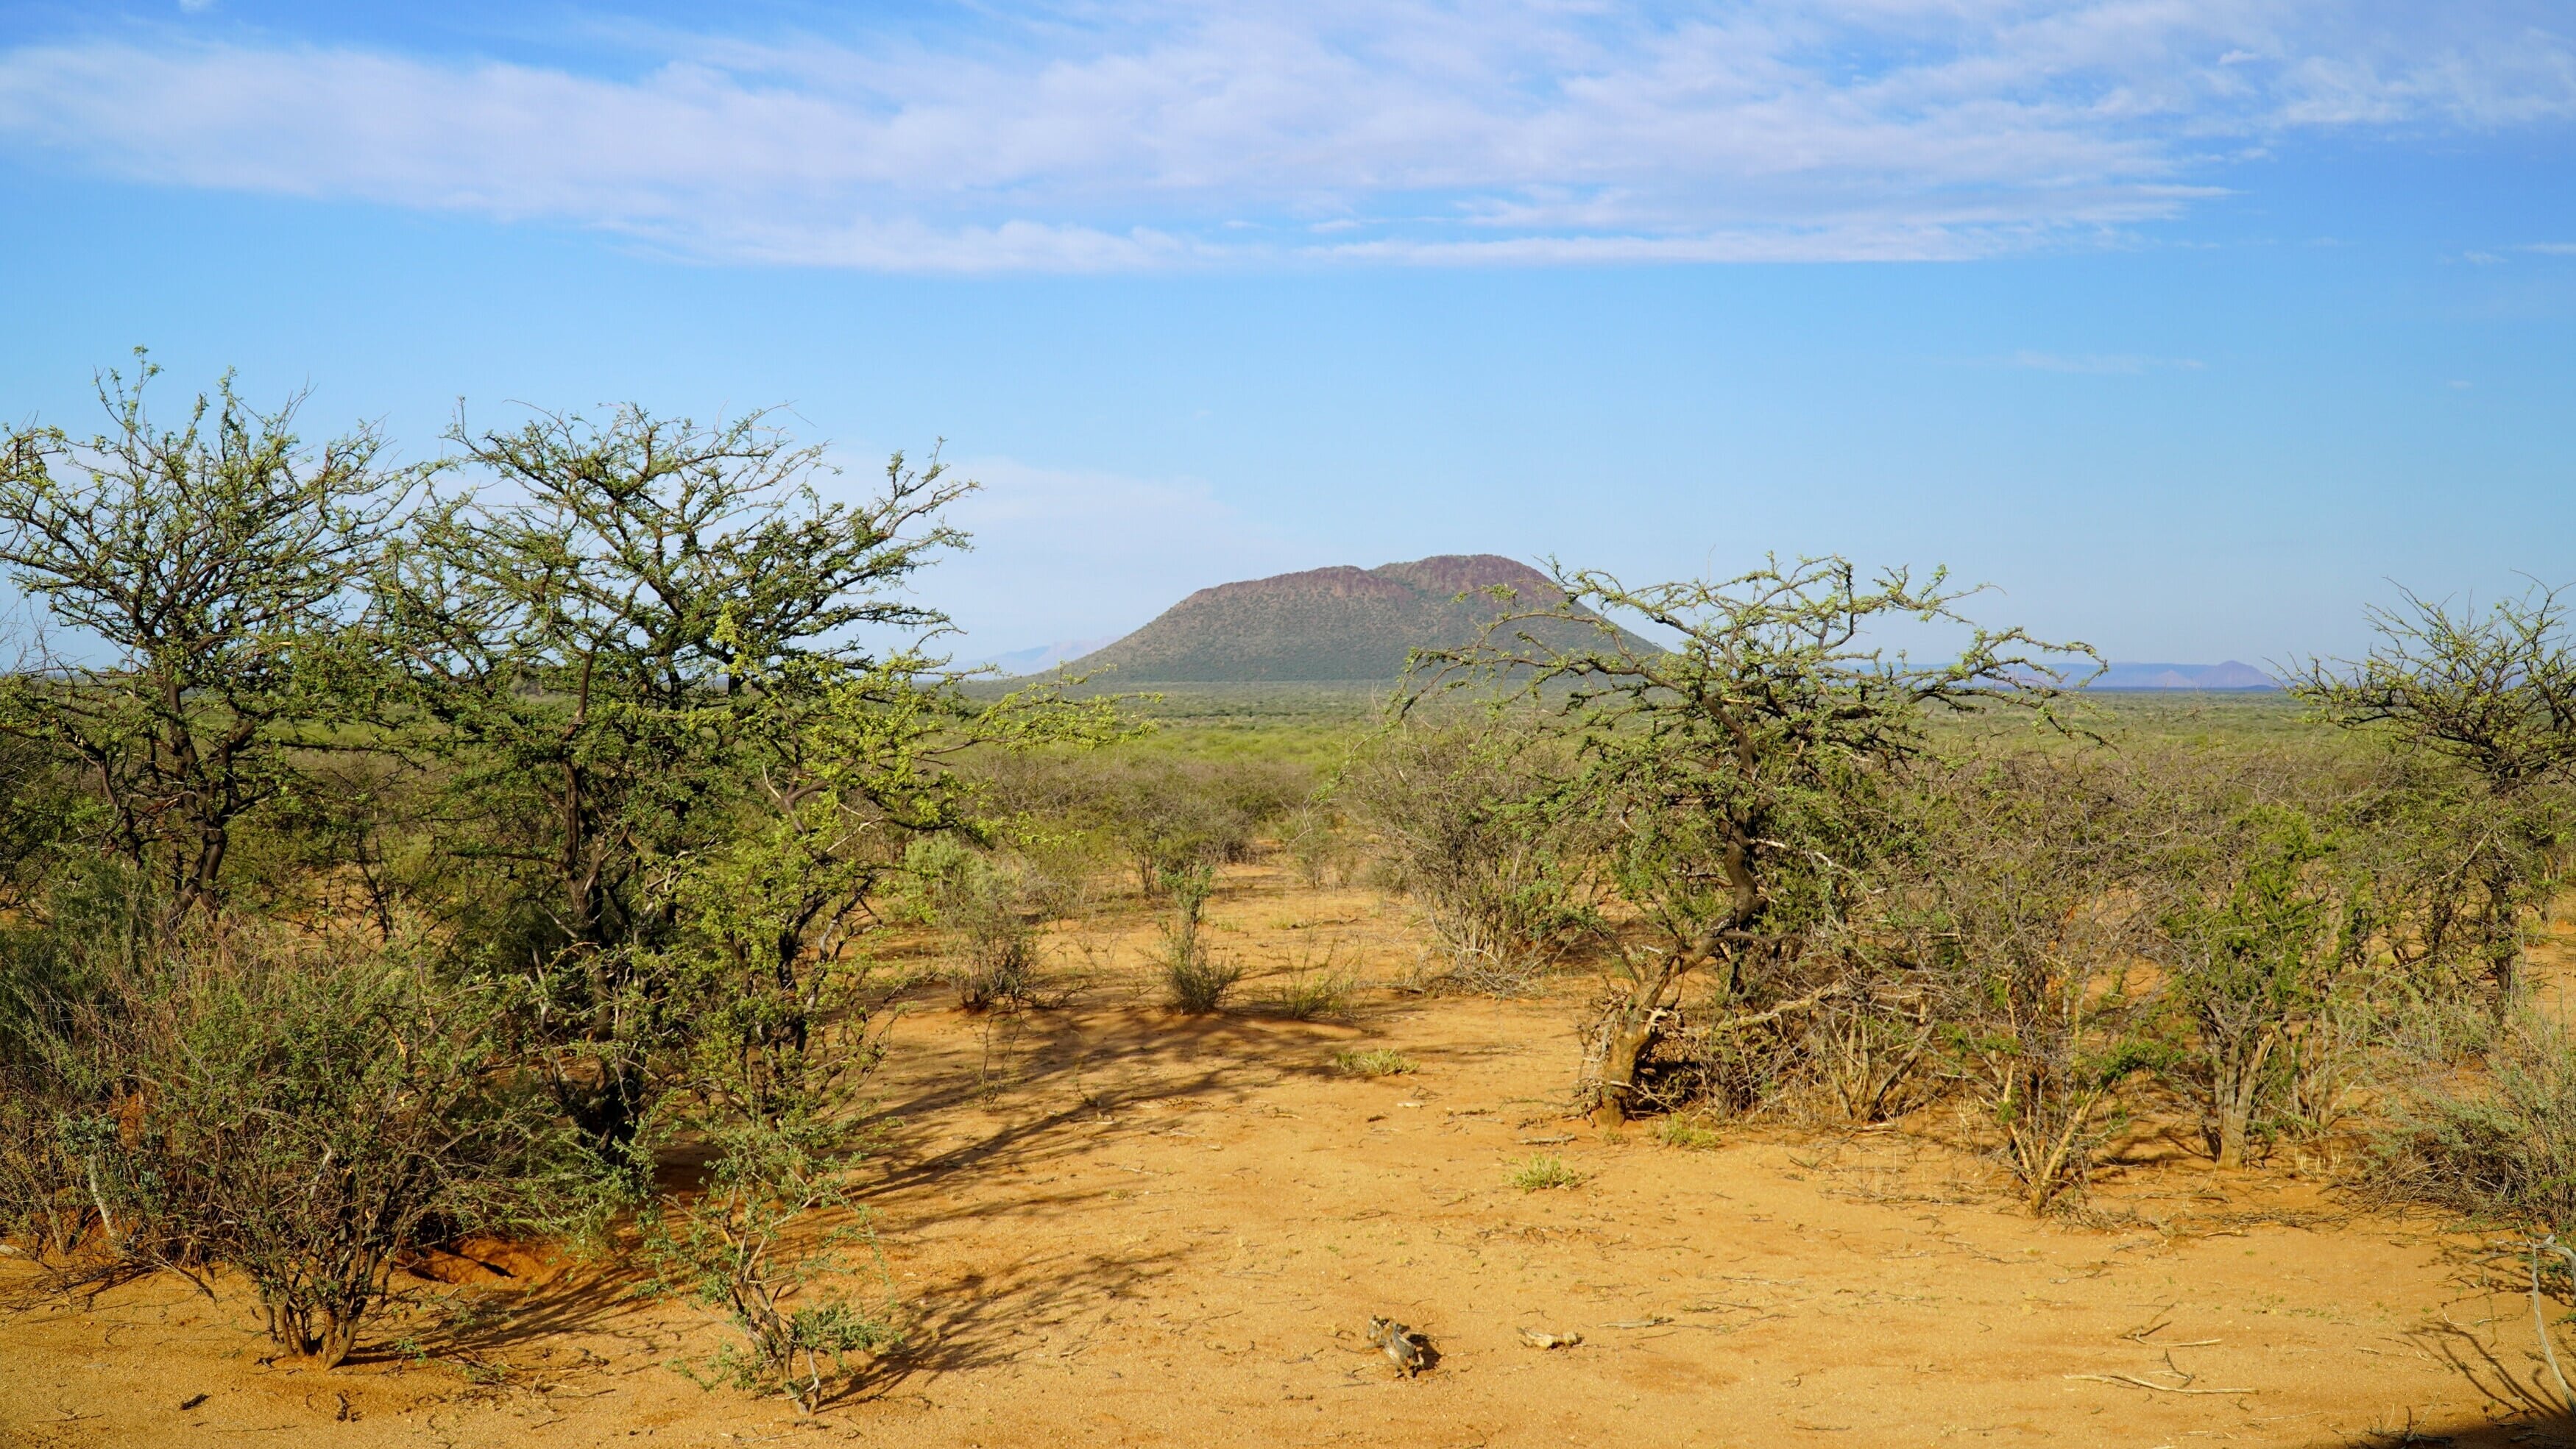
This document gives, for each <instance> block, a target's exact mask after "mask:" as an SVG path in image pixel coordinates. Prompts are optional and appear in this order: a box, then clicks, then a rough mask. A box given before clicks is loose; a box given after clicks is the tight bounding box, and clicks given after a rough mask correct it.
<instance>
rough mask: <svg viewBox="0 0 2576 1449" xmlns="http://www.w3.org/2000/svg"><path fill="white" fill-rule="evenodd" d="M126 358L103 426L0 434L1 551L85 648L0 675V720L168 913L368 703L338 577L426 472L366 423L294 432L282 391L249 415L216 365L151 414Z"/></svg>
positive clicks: (188, 903)
mask: <svg viewBox="0 0 2576 1449" xmlns="http://www.w3.org/2000/svg"><path fill="white" fill-rule="evenodd" d="M135 355H136V359H137V370H136V373H135V375H134V376H133V377H132V378H131V379H130V380H129V379H128V378H127V377H126V376H125V375H124V374H122V373H119V372H116V371H113V370H110V371H108V372H107V373H105V374H104V376H103V377H102V378H101V379H100V382H99V389H98V393H99V402H100V405H101V406H102V407H104V408H105V409H106V411H107V414H108V420H109V427H108V430H107V431H106V432H103V433H99V434H96V435H93V436H91V437H89V438H87V439H80V440H75V439H74V438H73V437H72V436H71V435H70V434H68V433H66V432H64V431H63V430H61V429H59V428H52V427H38V426H30V427H26V428H22V429H18V430H15V431H12V432H10V433H9V434H8V435H7V438H6V440H5V453H4V454H0V564H6V565H7V566H8V567H9V568H10V569H11V570H12V573H13V577H14V578H15V580H16V582H17V585H18V587H19V588H20V589H22V590H24V591H25V592H26V593H27V594H28V595H30V596H31V597H33V598H35V599H37V600H40V601H41V602H42V603H43V604H44V606H45V608H46V610H47V612H48V613H50V614H51V615H52V617H53V619H54V620H55V621H56V622H57V623H59V624H60V625H62V626H63V627H64V628H65V629H67V630H69V631H71V632H72V633H73V634H74V635H76V636H77V637H79V638H80V639H81V640H82V641H83V646H82V647H81V648H80V649H79V651H78V653H76V654H75V655H73V656H72V657H68V658H54V659H48V660H43V661H39V662H38V666H37V667H36V668H33V669H26V668H21V669H20V670H18V671H17V672H15V673H13V674H11V675H10V676H9V678H8V679H7V680H6V682H5V683H0V730H5V731H7V732H8V733H10V734H13V735H17V736H19V737H21V738H23V739H26V740H28V741H31V742H34V743H36V744H38V745H40V746H42V747H44V748H46V749H49V750H53V751H57V752H59V753H61V754H62V755H64V756H66V757H68V758H70V759H71V760H73V761H76V762H77V763H78V765H79V766H80V767H81V768H82V769H84V770H85V771H86V772H87V773H88V776H89V779H90V783H91V784H92V785H94V786H95V788H96V792H97V797H98V799H99V800H100V801H101V802H103V805H104V820H103V823H102V827H101V829H100V830H99V831H98V832H97V833H98V835H99V836H100V837H101V841H100V843H101V844H102V845H103V846H104V847H105V848H106V849H107V850H109V851H110V852H112V853H114V854H116V855H118V856H121V857H123V858H124V859H125V860H126V861H128V862H129V863H131V864H132V865H134V866H135V867H136V868H138V869H141V870H144V871H147V872H149V873H150V874H151V875H152V876H154V877H155V878H156V879H157V880H158V881H159V882H160V883H161V885H162V888H163V893H164V895H165V897H166V899H167V901H168V903H169V908H170V910H171V911H172V912H173V913H174V914H187V913H190V912H194V911H200V910H203V909H205V908H208V907H210V906H212V905H214V904H215V903H216V902H217V901H218V900H219V899H220V897H221V895H222V893H223V887H224V879H225V870H224V867H225V863H226V860H227V858H228V856H229V855H230V853H231V849H232V845H233V838H234V830H235V827H236V825H237V824H238V823H239V822H240V821H241V820H242V819H243V818H244V817H245V816H248V815H250V814H251V813H252V812H254V811H257V810H259V809H261V808H262V807H264V806H267V805H269V804H271V803H272V802H275V801H277V800H279V799H280V798H281V797H285V796H287V795H289V794H291V793H292V792H294V791H296V790H298V789H299V788H301V787H302V786H303V784H304V781H305V777H306V771H305V767H304V763H303V762H304V761H306V760H309V759H310V757H311V754H312V752H313V751H315V750H317V749H321V748H324V747H327V746H331V745H333V744H335V743H337V742H338V741H336V740H335V737H334V735H333V730H334V728H335V727H337V726H343V725H347V724H350V723H352V722H361V721H363V720H365V719H366V718H367V713H368V701H369V700H370V699H371V697H372V695H373V683H374V672H373V666H372V663H371V661H370V650H369V649H368V648H367V647H366V646H365V643H364V640H363V636H362V635H361V634H359V633H358V632H356V631H355V630H354V629H353V628H352V625H353V624H354V622H355V616H356V614H357V611H358V607H359V597H358V595H359V593H360V591H359V590H358V589H357V588H356V587H355V586H356V585H357V584H358V583H359V582H360V581H361V580H363V579H364V578H365V577H366V575H367V574H368V573H369V571H371V570H372V569H374V568H375V567H376V565H377V563H378V561H379V559H380V557H381V555H382V551H383V549H384V547H385V545H386V542H387V540H388V538H389V537H390V536H391V533H392V531H393V530H394V529H395V528H396V527H397V526H398V524H399V523H400V521H401V517H402V510H403V507H404V503H405V500H406V499H407V498H408V497H409V496H410V494H411V493H412V491H413V489H414V487H415V486H416V485H417V484H418V483H419V482H420V481H421V480H422V478H423V477H424V476H425V475H426V474H427V472H428V471H429V469H428V467H427V466H425V465H424V466H416V467H410V468H397V467H394V466H392V465H391V464H390V463H388V462H387V461H386V459H385V446H384V442H383V440H382V438H381V437H379V436H378V434H377V433H376V431H375V430H374V429H373V428H370V427H360V428H358V429H356V430H354V431H352V432H350V433H349V434H347V435H345V436H343V437H340V438H337V439H334V440H333V441H331V442H328V443H325V444H323V445H322V446H321V447H320V448H319V449H314V448H309V447H307V446H305V445H304V444H303V442H302V441H301V440H300V439H299V438H298V437H297V436H296V434H295V431H294V419H295V413H296V411H297V409H298V407H299V406H300V405H301V403H302V401H303V398H302V395H301V394H298V395H296V396H294V397H290V398H288V399H287V401H286V402H285V403H284V404H283V405H282V406H280V407H279V408H278V409H277V410H276V411H274V412H261V411H259V410H257V409H255V408H253V407H251V406H250V405H249V404H247V403H245V402H243V401H242V400H241V398H240V397H239V396H237V395H236V394H235V393H234V391H233V380H232V374H230V373H226V374H225V375H224V377H223V378H222V380H221V381H220V382H219V383H218V384H217V388H216V394H215V396H214V397H213V398H212V399H209V398H207V397H205V396H203V395H200V396H199V397H198V398H197V400H196V403H195V406H194V407H193V408H191V409H190V411H189V413H188V419H187V422H186V423H185V424H184V425H183V426H181V427H178V428H176V429H166V430H165V429H160V428H156V427H155V426H154V424H153V422H152V420H151V418H150V416H149V414H148V413H147V412H146V411H145V408H144V398H143V394H144V389H145V386H146V384H148V383H149V382H150V381H151V379H152V378H153V377H154V376H155V375H156V374H157V373H158V372H159V371H160V369H159V368H157V367H155V366H153V365H152V364H151V362H150V361H149V360H148V359H146V358H145V357H144V356H143V354H142V353H141V352H140V351H139V350H138V351H137V352H136V354H135ZM91 641H94V642H95V644H96V645H97V646H99V647H101V648H102V649H103V651H104V655H103V657H98V656H94V655H89V650H88V648H87V645H88V644H89V643H90V642H91ZM83 656H89V657H87V658H84V657H83Z"/></svg>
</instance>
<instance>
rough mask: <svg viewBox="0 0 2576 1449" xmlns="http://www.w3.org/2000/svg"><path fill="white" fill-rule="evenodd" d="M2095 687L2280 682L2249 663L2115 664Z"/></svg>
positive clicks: (2273, 686)
mask: <svg viewBox="0 0 2576 1449" xmlns="http://www.w3.org/2000/svg"><path fill="white" fill-rule="evenodd" d="M2091 687H2092V688H2095V689H2278V688H2280V687H2281V682H2280V681H2279V680H2277V679H2274V678H2273V677H2272V676H2270V675H2268V674H2265V673H2264V672H2263V671H2262V670H2260V669H2257V668H2255V667H2254V666H2253V665H2251V664H2243V663H2239V662H2238V661H2236V660H2233V659H2230V660H2228V661H2227V662H2226V663H2224V664H2114V665H2112V666H2111V667H2110V668H2108V669H2105V670H2104V671H2102V677H2101V678H2099V679H2097V680H2094V681H2093V683H2092V686H2091Z"/></svg>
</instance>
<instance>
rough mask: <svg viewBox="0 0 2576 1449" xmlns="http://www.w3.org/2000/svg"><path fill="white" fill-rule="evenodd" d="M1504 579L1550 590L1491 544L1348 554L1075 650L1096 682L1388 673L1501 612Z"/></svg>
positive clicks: (1583, 637) (1559, 639)
mask: <svg viewBox="0 0 2576 1449" xmlns="http://www.w3.org/2000/svg"><path fill="white" fill-rule="evenodd" d="M1497 584H1502V585H1507V586H1509V587H1511V588H1512V589H1514V590H1516V591H1518V593H1519V597H1520V601H1521V603H1522V604H1523V605H1536V604H1543V603H1545V602H1548V601H1551V600H1554V599H1556V598H1558V597H1559V595H1558V593H1557V590H1556V586H1555V584H1553V583H1552V582H1550V581H1549V579H1548V577H1547V575H1545V574H1542V573H1540V572H1539V571H1538V570H1536V569H1534V568H1531V567H1530V566H1529V565H1527V564H1523V563H1516V562H1514V561H1513V560H1511V559H1507V558H1501V557H1498V556H1496V555H1493V554H1442V555H1440V556H1438V557H1435V558H1425V559H1416V560H1414V561H1412V562H1411V563H1392V564H1386V565H1383V566H1381V567H1378V568H1374V569H1361V568H1352V567H1349V566H1347V565H1344V566H1341V567H1336V568H1326V569H1309V570H1307V571H1305V572H1303V573H1294V574H1280V575H1278V576H1276V577H1274V578H1267V579H1248V580H1245V581H1243V582H1241V583H1232V584H1219V585H1217V586H1216V587H1214V588H1209V589H1201V590H1199V591H1198V592H1197V593H1195V594H1192V595H1190V596H1189V597H1188V598H1186V599H1183V600H1181V601H1180V602H1179V603H1177V604H1174V605H1173V606H1172V607H1171V608H1169V609H1166V610H1165V611H1163V613H1162V615H1161V616H1160V617H1158V618H1156V619H1155V620H1154V621H1153V622H1152V623H1150V624H1147V625H1146V626H1145V627H1144V628H1142V629H1139V630H1137V631H1136V632H1135V633H1133V634H1130V635H1128V636H1127V637H1125V638H1123V639H1120V640H1118V641H1117V642H1116V643H1113V644H1111V645H1109V646H1108V647H1107V648H1104V649H1100V650H1098V651H1095V652H1093V653H1091V654H1087V655H1084V656H1083V657H1082V658H1080V659H1076V660H1074V661H1073V662H1072V663H1071V664H1070V665H1068V666H1067V667H1068V668H1070V669H1071V670H1073V671H1074V672H1075V673H1078V674H1079V673H1090V672H1094V671H1101V670H1114V671H1115V672H1114V673H1111V674H1109V675H1107V676H1106V680H1105V682H1114V683H1115V684H1116V685H1118V686H1120V687H1124V686H1126V685H1129V684H1150V683H1163V682H1171V683H1197V682H1207V683H1215V682H1256V681H1280V682H1327V681H1363V680H1386V679H1393V678H1395V677H1396V676H1397V675H1399V674H1402V673H1403V672H1404V658H1405V654H1406V652H1407V651H1408V650H1411V649H1414V648H1417V647H1421V648H1439V647H1444V646H1450V645H1457V644H1463V643H1466V642H1467V641H1469V640H1470V639H1472V638H1474V637H1475V634H1476V630H1477V628H1478V627H1479V626H1481V625H1482V624H1484V623H1485V622H1486V621H1487V620H1488V619H1491V618H1492V617H1493V616H1494V615H1495V614H1496V613H1497V612H1499V611H1500V607H1501V606H1500V605H1498V604H1496V603H1495V602H1494V601H1493V600H1492V599H1491V598H1488V597H1484V596H1482V595H1476V596H1474V597H1470V598H1468V599H1467V600H1465V601H1463V602H1462V601H1460V600H1459V597H1458V596H1459V595H1460V594H1466V593H1472V592H1473V591H1476V590H1482V589H1486V588H1490V587H1492V586H1494V585H1497ZM1533 632H1536V633H1539V634H1540V635H1541V637H1543V638H1547V639H1549V641H1550V642H1552V643H1564V644H1569V645H1572V644H1582V643H1586V642H1589V640H1590V638H1591V637H1592V636H1591V634H1590V631H1588V630H1586V629H1584V628H1583V627H1582V626H1581V625H1575V624H1557V625H1552V626H1547V627H1546V628H1545V629H1543V630H1542V629H1534V630H1533Z"/></svg>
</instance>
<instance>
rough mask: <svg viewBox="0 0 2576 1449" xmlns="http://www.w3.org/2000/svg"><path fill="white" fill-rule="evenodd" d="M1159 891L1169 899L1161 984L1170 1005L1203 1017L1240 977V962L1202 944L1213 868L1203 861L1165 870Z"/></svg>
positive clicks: (1220, 1004)
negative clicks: (1185, 867) (1165, 989)
mask: <svg viewBox="0 0 2576 1449" xmlns="http://www.w3.org/2000/svg"><path fill="white" fill-rule="evenodd" d="M1162 885H1163V893H1164V894H1165V895H1166V896H1168V897H1169V898H1170V900H1171V902H1172V906H1171V917H1170V919H1169V920H1168V921H1167V922H1166V923H1165V924H1164V927H1163V947H1162V950H1163V984H1164V986H1165V987H1166V988H1167V989H1168V990H1169V991H1170V993H1171V1000H1172V1006H1173V1009H1175V1010H1177V1011H1181V1012H1184V1013H1186V1014H1188V1015H1191V1016H1205V1015H1207V1014H1208V1013H1210V1012H1213V1011H1216V1010H1219V1009H1220V1008H1222V1007H1223V1006H1224V1005H1225V998H1226V995H1227V993H1229V992H1231V991H1232V990H1234V987H1235V983H1236V982H1239V981H1241V980H1242V979H1243V967H1242V965H1241V964H1239V963H1237V962H1235V961H1234V960H1232V959H1230V958H1228V957H1225V956H1221V955H1219V954H1217V952H1216V951H1215V950H1214V949H1213V948H1212V947H1211V946H1210V945H1209V944H1208V940H1207V935H1206V931H1205V925H1206V919H1205V918H1206V913H1207V900H1208V897H1209V896H1210V895H1211V894H1213V893H1214V892H1215V889H1216V872H1215V871H1213V870H1211V869H1210V868H1208V867H1207V866H1204V865H1202V866H1198V867H1195V868H1192V869H1188V870H1176V871H1170V872H1166V873H1165V875H1164V877H1163V881H1162Z"/></svg>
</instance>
